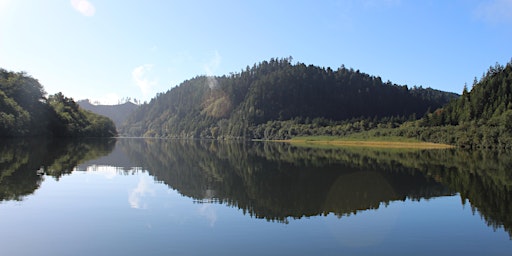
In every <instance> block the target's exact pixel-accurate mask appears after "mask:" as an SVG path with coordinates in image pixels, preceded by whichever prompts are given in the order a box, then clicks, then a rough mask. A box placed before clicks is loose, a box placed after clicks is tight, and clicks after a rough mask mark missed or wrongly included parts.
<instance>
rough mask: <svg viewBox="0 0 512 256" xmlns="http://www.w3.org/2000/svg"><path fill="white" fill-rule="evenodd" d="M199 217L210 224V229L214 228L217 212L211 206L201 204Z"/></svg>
mask: <svg viewBox="0 0 512 256" xmlns="http://www.w3.org/2000/svg"><path fill="white" fill-rule="evenodd" d="M199 215H200V216H203V217H205V218H206V220H208V223H210V227H213V226H215V222H217V212H216V210H215V208H214V207H213V205H212V204H210V203H203V204H201V206H200V207H199Z"/></svg>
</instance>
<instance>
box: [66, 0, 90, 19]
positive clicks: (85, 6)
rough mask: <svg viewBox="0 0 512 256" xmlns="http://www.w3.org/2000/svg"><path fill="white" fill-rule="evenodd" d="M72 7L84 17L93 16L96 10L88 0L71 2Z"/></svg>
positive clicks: (72, 0) (73, 0)
mask: <svg viewBox="0 0 512 256" xmlns="http://www.w3.org/2000/svg"><path fill="white" fill-rule="evenodd" d="M71 6H73V8H74V9H75V10H77V11H78V12H79V13H81V14H82V15H84V16H93V15H94V14H95V13H96V8H94V5H92V4H91V2H89V1H87V0H71Z"/></svg>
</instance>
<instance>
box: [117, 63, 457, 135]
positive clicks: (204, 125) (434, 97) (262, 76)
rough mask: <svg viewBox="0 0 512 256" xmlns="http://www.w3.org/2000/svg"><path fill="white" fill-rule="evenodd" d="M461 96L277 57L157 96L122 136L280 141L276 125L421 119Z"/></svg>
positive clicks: (130, 121)
mask: <svg viewBox="0 0 512 256" xmlns="http://www.w3.org/2000/svg"><path fill="white" fill-rule="evenodd" d="M457 96H458V95H457V94H454V93H448V92H443V91H438V90H433V89H430V88H427V89H423V88H421V87H420V88H416V87H414V88H408V87H407V86H400V85H396V84H392V83H391V82H389V81H388V82H383V81H382V80H381V78H380V77H375V76H370V75H368V74H365V73H362V72H360V71H359V70H357V71H354V70H353V69H347V68H345V67H344V66H342V67H341V68H339V69H337V70H332V69H331V68H321V67H317V66H313V65H309V66H307V65H305V64H303V63H297V64H292V63H291V58H289V59H271V60H270V61H263V62H261V63H259V64H257V65H254V66H253V67H252V68H250V67H249V66H248V67H247V68H246V69H245V70H243V71H241V72H240V73H236V74H231V75H229V76H220V77H210V76H199V77H196V78H193V79H190V80H187V81H185V82H183V83H182V84H180V85H179V86H177V87H175V88H173V89H171V90H169V91H167V92H166V93H162V94H158V95H157V97H155V98H154V99H152V100H151V102H149V103H148V104H144V105H142V106H141V107H139V108H138V109H137V110H136V111H135V112H134V113H133V114H132V115H131V116H130V118H129V119H128V120H127V122H126V123H127V125H126V126H124V127H122V129H121V132H122V133H123V134H124V135H128V136H148V137H154V136H156V137H188V138H190V137H193V138H255V139H263V138H275V136H274V135H275V134H272V129H271V128H272V127H271V126H272V125H273V123H274V122H277V121H279V122H283V121H291V122H293V123H296V124H308V123H314V122H341V121H347V120H354V119H372V120H381V119H386V118H397V119H401V120H406V119H416V118H420V117H422V116H423V115H424V114H425V113H426V112H427V111H428V110H429V109H436V108H439V107H441V106H443V105H444V104H446V103H447V102H449V101H450V100H451V99H452V98H456V97H457ZM274 130H275V129H274ZM291 135H293V132H291V133H290V134H287V135H283V136H280V138H282V137H285V138H286V137H289V136H291Z"/></svg>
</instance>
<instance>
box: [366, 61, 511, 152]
mask: <svg viewBox="0 0 512 256" xmlns="http://www.w3.org/2000/svg"><path fill="white" fill-rule="evenodd" d="M367 133H368V136H369V137H371V136H389V135H392V136H404V137H410V138H417V139H419V140H422V141H430V142H438V143H446V144H452V145H457V146H459V147H464V148H500V149H504V148H506V149H512V61H511V62H509V63H507V64H506V65H505V66H502V65H500V64H498V63H496V65H495V66H491V67H490V68H489V70H488V71H487V72H486V73H485V74H484V75H483V77H482V78H481V79H480V80H477V79H476V78H475V80H474V82H473V87H472V88H471V90H470V91H468V89H467V86H465V87H464V90H463V92H462V95H461V97H459V98H458V99H454V100H452V101H451V102H450V103H448V104H447V105H446V106H444V107H442V108H438V109H436V110H435V111H433V112H431V113H428V114H426V115H425V116H424V117H423V118H422V119H420V120H418V121H415V122H406V123H404V124H402V125H401V126H400V127H398V128H397V129H373V130H370V131H367Z"/></svg>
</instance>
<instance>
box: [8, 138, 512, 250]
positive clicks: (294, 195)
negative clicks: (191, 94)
mask: <svg viewBox="0 0 512 256" xmlns="http://www.w3.org/2000/svg"><path fill="white" fill-rule="evenodd" d="M511 199H512V158H511V157H510V155H509V154H508V153H507V152H502V153H499V152H468V151H459V150H434V151H396V150H395V151H389V150H369V149H350V148H348V149H305V148H297V147H292V146H289V145H284V144H270V143H233V142H232V143H220V142H213V141H188V142H187V141H166V140H143V139H118V140H117V141H116V140H103V141H97V140H95V141H72V142H71V141H69V142H65V141H2V142H1V144H0V254H1V255H512V240H511V237H512V202H511Z"/></svg>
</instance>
